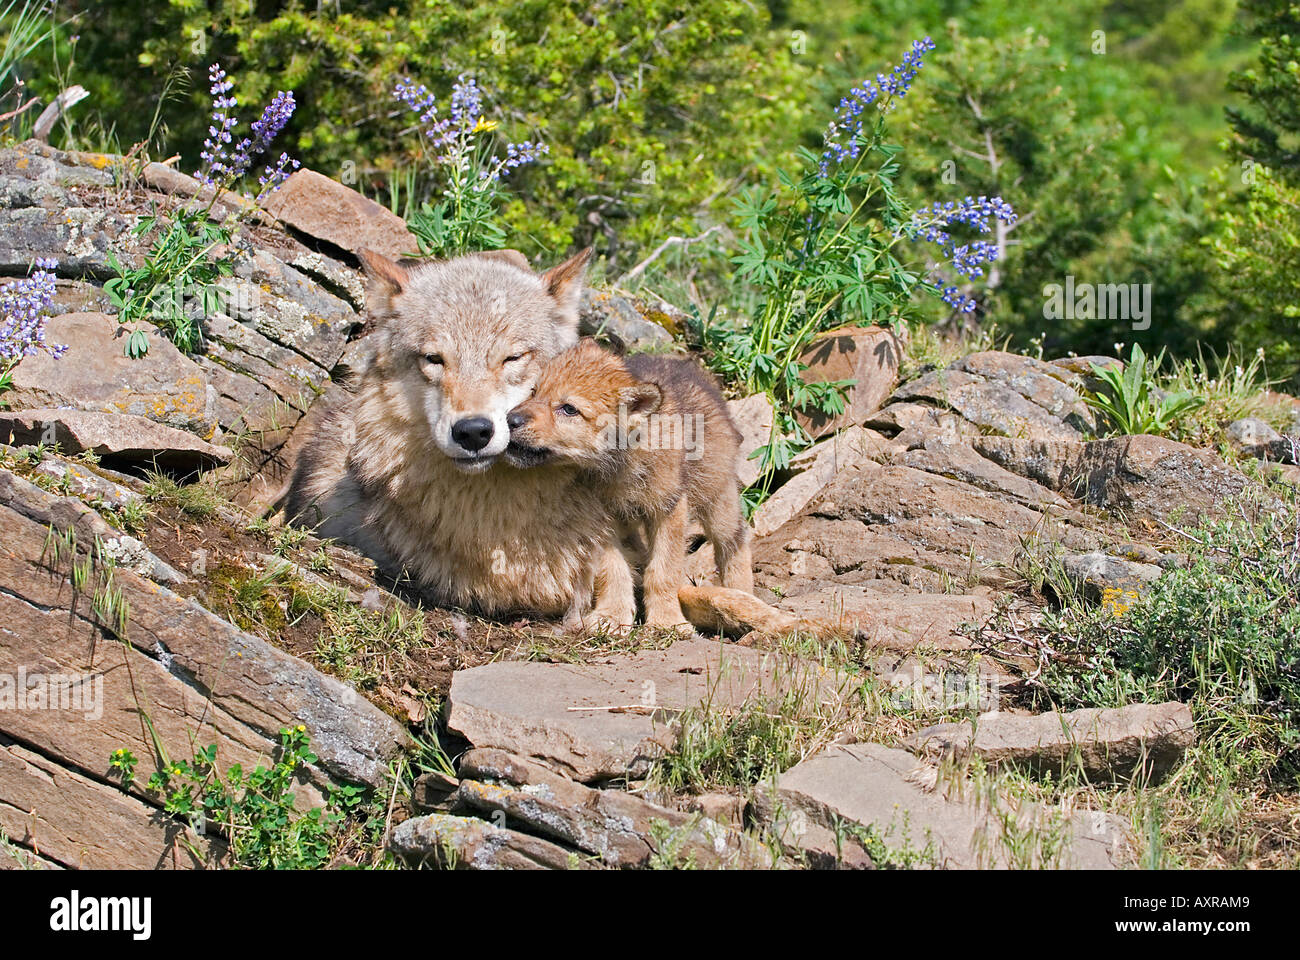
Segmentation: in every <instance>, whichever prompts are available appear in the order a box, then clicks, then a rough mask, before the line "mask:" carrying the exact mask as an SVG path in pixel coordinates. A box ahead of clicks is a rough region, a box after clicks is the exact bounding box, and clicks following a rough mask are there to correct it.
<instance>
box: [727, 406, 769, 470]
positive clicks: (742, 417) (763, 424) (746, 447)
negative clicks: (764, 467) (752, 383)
mask: <svg viewBox="0 0 1300 960" xmlns="http://www.w3.org/2000/svg"><path fill="white" fill-rule="evenodd" d="M727 409H728V410H729V411H730V412H731V419H732V420H733V421H735V424H736V428H737V429H738V430H739V431H740V435H741V439H740V454H739V456H738V457H737V458H736V473H737V475H738V476H739V477H740V485H741V486H742V487H747V486H749V485H750V484H751V483H753V482H754V481H755V480H757V479H758V475H759V466H758V463H759V461H758V458H755V459H753V460H751V459H749V457H750V455H751V454H752V453H753V452H754V451H755V450H758V449H759V448H760V447H765V446H767V443H768V441H769V440H771V439H772V417H773V415H774V414H773V411H772V401H770V400H768V399H767V397H766V396H765V395H763V394H761V393H756V394H754V395H753V396H749V397H745V398H744V399H743V400H728V401H727Z"/></svg>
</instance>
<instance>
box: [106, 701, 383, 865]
mask: <svg viewBox="0 0 1300 960" xmlns="http://www.w3.org/2000/svg"><path fill="white" fill-rule="evenodd" d="M161 756H162V759H163V764H162V769H161V770H159V771H158V772H156V773H154V774H153V775H152V776H151V777H150V778H149V781H148V783H147V784H146V785H145V789H146V790H147V791H148V792H150V793H155V794H158V795H159V796H160V797H161V798H162V801H163V809H164V810H166V811H167V812H168V813H170V814H172V815H174V816H177V817H181V818H183V819H186V820H189V821H190V822H191V823H199V824H201V825H202V829H203V830H205V831H206V830H207V829H216V830H219V831H221V832H222V833H223V834H224V835H225V836H226V838H227V839H228V841H229V843H230V851H231V856H232V858H233V861H234V865H235V866H238V867H247V868H251V869H291V870H305V869H313V868H317V867H322V866H325V865H326V864H328V863H329V858H330V850H331V849H332V846H333V839H332V837H333V835H334V833H335V832H336V831H337V829H338V828H339V826H340V825H341V824H342V822H343V819H344V815H345V814H346V813H347V812H348V811H349V810H351V809H353V808H354V807H356V806H357V804H358V803H359V802H360V800H361V792H362V791H361V790H360V788H358V787H339V788H335V789H334V790H332V791H331V794H330V797H329V802H328V803H327V805H326V806H325V807H324V808H316V809H313V810H308V811H306V812H305V813H304V812H299V811H298V810H297V809H296V804H297V801H296V799H295V797H294V794H293V786H294V780H295V778H296V777H297V776H298V775H299V772H300V771H301V768H302V767H303V766H304V765H306V764H312V763H315V762H316V756H315V754H313V753H312V752H311V749H310V738H309V737H308V735H307V731H306V728H304V727H302V726H298V727H294V728H292V729H289V728H283V729H281V730H280V752H279V757H278V758H277V759H276V761H275V763H273V764H272V765H271V766H270V767H269V768H267V767H262V766H259V767H257V768H256V769H255V770H253V771H252V772H251V773H245V772H244V770H243V768H242V767H241V766H240V765H239V764H232V765H231V766H230V767H229V768H228V769H227V770H226V774H225V776H224V777H223V776H222V775H221V774H220V773H219V772H218V771H217V767H216V763H217V747H216V745H215V744H213V745H210V746H208V747H203V748H201V749H199V750H198V751H196V752H195V754H194V757H193V759H192V760H176V761H171V760H168V759H167V758H166V754H165V751H163V752H161ZM138 762H139V761H138V760H137V758H136V757H135V755H134V754H132V753H131V751H129V750H126V749H121V750H116V751H114V752H113V754H112V756H110V757H109V767H110V768H111V769H112V770H115V771H117V773H118V775H119V776H120V777H121V779H122V784H123V786H124V787H129V786H130V785H131V784H132V783H133V782H134V780H135V768H136V764H137V763H138Z"/></svg>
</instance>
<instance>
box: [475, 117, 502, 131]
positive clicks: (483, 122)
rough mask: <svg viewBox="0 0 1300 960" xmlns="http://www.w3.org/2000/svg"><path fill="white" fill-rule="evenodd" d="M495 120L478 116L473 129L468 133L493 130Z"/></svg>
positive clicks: (495, 123)
mask: <svg viewBox="0 0 1300 960" xmlns="http://www.w3.org/2000/svg"><path fill="white" fill-rule="evenodd" d="M496 128H497V122H496V121H495V120H489V119H488V118H487V117H479V118H478V123H476V124H474V129H473V130H471V131H470V133H483V132H484V131H485V130H495V129H496Z"/></svg>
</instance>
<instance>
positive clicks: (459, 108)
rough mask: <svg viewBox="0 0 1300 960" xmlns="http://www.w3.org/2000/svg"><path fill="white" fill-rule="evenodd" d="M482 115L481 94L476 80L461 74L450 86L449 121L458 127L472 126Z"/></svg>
mask: <svg viewBox="0 0 1300 960" xmlns="http://www.w3.org/2000/svg"><path fill="white" fill-rule="evenodd" d="M481 116H483V94H482V92H481V91H480V90H479V88H478V81H477V80H475V79H474V78H473V77H468V79H467V78H466V74H463V73H462V74H461V75H460V76H459V77H457V78H456V82H455V83H453V84H452V86H451V122H452V123H454V124H456V125H457V126H458V127H473V126H474V125H475V124H476V123H478V120H479V117H481Z"/></svg>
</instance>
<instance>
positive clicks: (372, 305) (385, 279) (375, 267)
mask: <svg viewBox="0 0 1300 960" xmlns="http://www.w3.org/2000/svg"><path fill="white" fill-rule="evenodd" d="M357 256H358V257H360V258H361V265H362V266H364V267H365V268H366V306H367V307H368V308H369V310H370V312H371V313H372V314H373V315H375V316H377V317H378V316H383V315H384V314H386V313H387V312H388V311H389V309H390V308H391V306H392V300H393V297H395V296H397V295H398V294H399V293H401V292H402V290H403V289H404V288H405V287H406V282H407V280H408V279H409V278H410V275H409V274H408V273H407V272H406V268H405V267H404V266H402V265H401V264H400V263H394V262H393V261H392V260H389V259H388V258H387V257H385V256H383V255H382V254H379V253H375V251H373V250H359V251H357Z"/></svg>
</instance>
